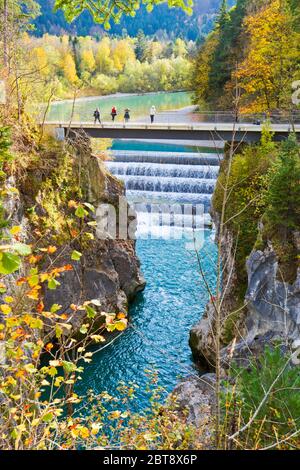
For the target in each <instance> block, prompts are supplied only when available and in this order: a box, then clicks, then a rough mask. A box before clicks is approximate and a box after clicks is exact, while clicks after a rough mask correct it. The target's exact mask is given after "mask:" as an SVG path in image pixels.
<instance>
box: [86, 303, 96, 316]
mask: <svg viewBox="0 0 300 470" xmlns="http://www.w3.org/2000/svg"><path fill="white" fill-rule="evenodd" d="M85 310H86V313H87V317H88V318H95V316H96V312H95V310H94V309H93V308H92V307H91V306H90V305H86V307H85Z"/></svg>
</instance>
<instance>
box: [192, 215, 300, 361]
mask: <svg viewBox="0 0 300 470" xmlns="http://www.w3.org/2000/svg"><path fill="white" fill-rule="evenodd" d="M213 215H214V220H215V223H216V227H217V231H216V237H217V238H218V236H219V230H218V215H217V214H213ZM221 247H222V248H221V250H222V262H223V266H224V272H223V295H224V301H223V304H222V305H223V308H222V343H223V348H222V350H221V355H222V360H223V365H224V367H225V368H226V367H227V366H228V363H229V361H230V360H231V358H232V357H233V358H234V359H235V360H237V361H238V362H239V363H242V364H245V365H246V364H247V363H248V360H247V358H249V356H251V355H253V354H254V355H258V354H260V353H262V352H263V350H264V348H265V346H266V345H267V344H269V345H270V344H272V342H275V341H276V342H280V343H281V344H282V347H283V348H286V347H287V346H291V345H293V344H294V343H295V341H297V340H299V339H300V272H299V270H298V273H297V276H296V279H295V281H294V282H293V283H288V282H284V280H283V279H282V274H281V270H280V266H279V263H278V258H277V255H276V252H275V250H274V248H273V247H272V244H271V243H270V242H269V243H268V245H267V246H266V247H265V248H264V249H263V250H257V249H253V250H252V252H251V253H250V255H249V257H248V258H247V260H246V269H247V275H248V283H247V289H246V294H245V296H244V304H243V305H239V304H238V302H237V299H236V297H235V295H234V293H235V291H236V282H237V280H236V269H235V259H234V249H235V248H234V247H235V241H234V239H233V236H232V233H231V232H230V231H229V230H225V231H224V235H223V239H222V243H221ZM228 328H230V330H231V332H230V333H231V335H230V337H228ZM213 330H214V308H213V305H212V303H211V302H209V303H208V305H207V308H206V311H205V313H204V315H203V317H202V318H201V320H200V321H199V322H198V323H197V324H196V325H194V327H193V328H192V329H191V331H190V347H191V349H192V352H193V356H194V358H195V359H196V360H197V361H199V362H200V363H201V364H202V365H203V366H206V367H208V368H213V367H214V354H215V349H214V339H213Z"/></svg>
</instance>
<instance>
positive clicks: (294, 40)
mask: <svg viewBox="0 0 300 470" xmlns="http://www.w3.org/2000/svg"><path fill="white" fill-rule="evenodd" d="M299 11H300V7H299V3H298V2H297V1H295V0H284V1H282V2H281V1H279V0H266V1H258V0H237V3H236V7H234V8H232V9H229V8H228V5H227V2H226V0H223V2H222V5H221V9H220V11H219V14H218V18H217V23H216V27H215V28H214V30H213V31H212V32H211V33H210V34H209V36H208V37H207V39H206V41H205V43H204V44H203V46H202V47H201V48H200V50H199V53H198V57H197V59H196V61H195V68H194V84H195V90H196V91H195V102H197V103H201V102H202V103H203V100H204V101H205V102H206V103H209V104H210V105H211V106H212V107H216V108H219V109H230V108H231V109H232V108H234V107H235V106H237V101H238V105H239V107H240V109H241V110H242V111H245V112H259V111H272V110H279V109H281V110H283V109H285V110H287V109H289V108H290V107H291V94H292V82H293V81H295V80H299V78H300V75H299V64H300V59H299V56H300V55H299V49H300V35H299Z"/></svg>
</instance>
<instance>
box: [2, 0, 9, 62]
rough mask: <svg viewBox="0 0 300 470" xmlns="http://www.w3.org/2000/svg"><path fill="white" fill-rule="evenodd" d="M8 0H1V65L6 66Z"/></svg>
mask: <svg viewBox="0 0 300 470" xmlns="http://www.w3.org/2000/svg"><path fill="white" fill-rule="evenodd" d="M7 36H8V0H3V64H4V67H5V68H7V66H8V37H7Z"/></svg>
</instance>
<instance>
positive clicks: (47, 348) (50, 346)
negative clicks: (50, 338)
mask: <svg viewBox="0 0 300 470" xmlns="http://www.w3.org/2000/svg"><path fill="white" fill-rule="evenodd" d="M53 347H54V346H53V344H52V343H48V344H46V346H45V349H46V350H47V351H48V352H50V351H51V349H52V348H53Z"/></svg>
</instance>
